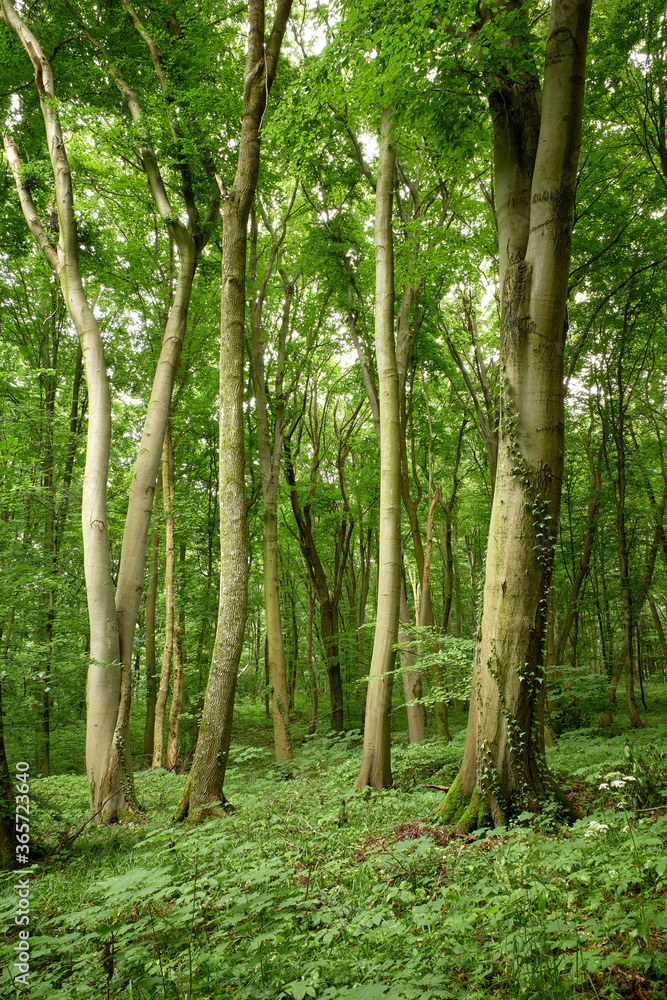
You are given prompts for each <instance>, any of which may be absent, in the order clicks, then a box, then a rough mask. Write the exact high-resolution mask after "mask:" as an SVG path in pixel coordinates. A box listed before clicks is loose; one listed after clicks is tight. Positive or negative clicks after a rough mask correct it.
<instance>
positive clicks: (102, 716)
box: [2, 0, 122, 815]
mask: <svg viewBox="0 0 667 1000" xmlns="http://www.w3.org/2000/svg"><path fill="white" fill-rule="evenodd" d="M2 16H3V19H4V21H5V23H6V24H8V25H9V27H10V28H11V29H12V31H13V32H14V33H15V34H16V36H17V38H18V39H19V41H20V42H21V44H22V45H23V47H24V48H25V50H26V52H27V53H28V55H29V57H30V59H31V61H32V63H33V66H34V69H35V86H36V88H37V91H38V94H39V101H40V107H41V112H42V117H43V119H44V125H45V128H46V137H47V143H48V149H49V155H50V157H51V167H52V171H53V178H54V183H55V194H56V206H57V211H58V229H59V236H58V242H57V244H56V245H55V246H54V245H52V244H51V242H50V239H49V235H48V234H47V232H46V230H45V229H44V227H43V226H42V224H41V222H40V220H39V214H38V212H37V211H36V209H35V206H34V204H33V202H32V197H31V194H30V189H29V188H28V186H27V184H26V183H25V182H24V180H23V177H22V170H21V165H20V162H19V156H18V148H17V146H16V144H15V143H14V141H13V139H12V138H11V137H10V136H9V135H6V136H5V140H4V143H5V151H6V153H7V159H8V161H9V164H10V167H11V169H12V173H13V174H14V178H15V181H16V186H17V190H18V194H19V199H20V202H21V207H22V209H23V213H24V216H25V218H26V222H27V224H28V227H29V228H30V231H31V232H32V234H33V236H34V237H35V239H36V241H37V242H38V244H39V246H40V247H41V249H42V252H43V253H44V256H45V257H46V259H47V261H48V262H49V264H50V265H51V267H52V268H53V270H54V271H55V273H56V274H57V275H58V278H59V280H60V286H61V288H62V292H63V298H64V300H65V304H66V306H67V311H68V312H69V314H70V316H71V318H72V321H73V323H74V325H75V327H76V330H77V333H78V335H79V340H80V342H81V350H82V354H83V361H84V369H85V372H86V381H87V384H88V400H89V406H88V435H87V446H86V462H85V467H84V476H83V495H82V502H81V524H82V531H83V561H84V574H85V580H86V596H87V600H88V615H89V624H90V667H89V670H88V682H87V687H86V694H87V701H88V706H89V708H88V715H87V734H88V735H87V738H86V746H87V750H86V773H87V776H88V787H89V792H90V801H91V807H92V809H93V812H94V813H97V814H98V815H99V814H100V813H101V812H102V810H103V809H104V810H105V811H107V812H110V813H112V814H115V813H116V812H117V811H118V809H119V808H120V805H121V802H122V792H121V788H120V780H119V779H118V781H116V782H114V783H113V784H112V785H109V784H108V783H107V782H106V775H107V767H108V762H109V747H110V746H111V741H112V739H113V734H114V730H115V724H116V712H117V708H118V702H119V699H120V670H119V668H118V662H119V657H120V647H119V640H118V626H117V619H116V605H115V600H114V588H113V581H112V577H111V560H110V554H109V535H108V525H107V507H106V490H107V474H108V469H109V451H110V447H111V396H110V392H109V383H108V379H107V371H106V362H105V358H104V348H103V344H102V337H101V335H100V330H99V327H98V325H97V321H96V320H95V316H94V314H93V311H92V309H91V308H90V304H89V302H88V299H87V297H86V293H85V290H84V286H83V278H82V276H81V271H80V268H79V259H78V254H79V240H78V235H77V227H76V218H75V214H74V199H73V192H72V177H71V173H70V167H69V161H68V158H67V150H66V145H65V141H64V137H63V133H62V128H61V125H60V118H59V116H58V109H57V104H56V95H55V87H54V80H53V73H52V71H51V65H50V63H49V61H48V60H47V58H46V56H45V55H44V50H43V49H42V47H41V45H40V44H39V42H38V41H37V39H36V38H35V36H34V35H33V34H32V32H31V31H30V30H29V29H28V28H27V27H26V25H25V24H24V23H23V21H22V20H21V18H20V17H19V16H18V14H17V13H16V10H15V9H14V7H13V5H12V4H11V3H10V2H9V0H2ZM93 737H94V739H93Z"/></svg>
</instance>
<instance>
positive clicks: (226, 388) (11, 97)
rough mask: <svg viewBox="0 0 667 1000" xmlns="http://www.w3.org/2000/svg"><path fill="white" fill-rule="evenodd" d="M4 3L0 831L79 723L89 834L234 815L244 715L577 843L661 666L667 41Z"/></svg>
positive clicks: (569, 4)
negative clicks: (406, 748) (251, 700)
mask: <svg viewBox="0 0 667 1000" xmlns="http://www.w3.org/2000/svg"><path fill="white" fill-rule="evenodd" d="M1 7H2V24H0V55H1V60H0V66H1V67H2V68H1V69H0V99H1V101H2V111H3V121H4V125H3V129H4V149H5V154H6V155H5V162H4V167H3V183H2V188H1V192H0V193H1V197H2V204H3V212H4V218H5V228H4V232H5V239H4V241H3V248H2V252H1V253H0V299H1V308H2V324H1V326H0V359H1V361H0V539H1V546H0V568H1V570H2V572H1V574H0V693H1V697H2V703H1V705H0V707H1V712H0V723H1V725H2V728H0V781H1V782H2V791H3V796H6V797H10V796H12V795H13V792H12V790H11V787H10V784H9V776H8V770H7V765H6V752H5V746H7V747H9V746H11V749H12V753H14V751H15V750H17V749H18V746H19V741H22V743H21V745H23V746H24V747H28V746H29V747H30V749H29V751H28V750H25V749H24V751H23V752H24V753H29V755H30V759H31V760H34V763H35V766H36V768H37V769H38V770H39V771H41V773H43V774H49V772H50V769H51V768H54V767H55V769H56V770H58V769H59V768H62V767H63V765H64V762H62V761H59V762H57V763H55V764H54V761H52V760H51V754H50V747H51V734H52V732H53V731H54V730H55V729H56V728H62V729H63V730H64V729H66V728H67V727H71V728H72V729H73V730H74V731H76V733H77V734H78V735H77V736H76V737H74V736H73V737H72V740H73V743H72V745H73V759H74V760H80V761H81V766H84V765H83V744H84V739H85V772H86V776H87V781H88V787H89V793H90V805H91V814H93V815H95V817H96V818H97V819H98V820H99V821H107V822H111V821H115V820H117V819H119V818H123V817H124V816H125V815H127V814H128V812H130V813H131V812H132V810H134V809H135V808H136V805H137V804H136V801H135V794H134V789H133V780H132V775H133V769H134V768H135V767H136V766H137V764H138V761H137V757H140V758H141V759H142V760H143V762H144V763H145V764H147V765H148V764H152V766H154V767H163V766H164V767H167V768H169V769H172V770H173V769H174V768H176V767H177V766H179V767H180V766H182V765H183V763H184V762H185V761H186V760H187V761H188V766H189V767H190V776H189V780H188V784H187V786H186V789H185V792H184V794H183V797H182V800H181V803H180V805H179V808H178V815H179V816H180V817H181V818H183V817H185V816H188V817H189V818H190V819H195V818H196V817H198V816H200V815H201V814H202V813H203V812H211V811H214V812H216V811H218V810H223V809H224V808H225V806H226V800H225V795H224V791H223V785H224V776H225V767H226V764H227V757H228V754H229V747H230V739H231V737H232V713H233V706H234V698H235V691H236V690H237V688H239V689H240V691H241V693H242V694H243V695H251V696H253V697H257V696H259V695H261V694H262V693H263V694H265V695H266V699H267V702H266V704H267V712H270V713H271V714H272V718H273V727H274V737H275V752H276V757H277V758H278V759H281V760H290V759H291V758H292V755H293V753H295V752H297V751H295V749H294V747H293V741H292V736H291V728H290V720H291V717H292V718H293V716H294V711H295V705H296V698H297V692H298V691H299V690H300V691H301V698H302V703H303V704H305V703H306V701H307V702H308V704H309V706H310V707H309V708H308V709H307V711H308V716H309V722H310V726H311V727H312V728H314V727H315V726H316V725H320V726H323V725H325V724H327V725H328V724H330V725H331V728H332V729H333V730H334V731H342V730H343V729H346V728H349V727H353V726H359V725H360V724H361V725H362V726H363V730H364V747H363V758H362V761H361V762H360V771H359V777H358V782H357V784H358V787H364V786H365V785H367V784H370V785H373V786H375V787H387V786H389V785H391V783H392V771H391V754H390V749H391V732H390V724H391V716H392V712H393V711H395V710H397V707H398V706H399V704H404V705H405V706H406V710H407V713H408V721H409V726H410V735H411V739H412V740H414V741H419V740H421V739H423V738H424V736H425V733H426V726H427V725H432V726H433V727H434V729H436V730H437V732H438V734H440V736H441V737H442V738H443V739H444V740H446V739H447V738H448V721H447V708H448V705H451V704H452V703H453V702H455V703H456V704H457V706H460V705H462V704H465V703H468V702H469V705H470V714H469V726H468V742H467V746H466V753H465V758H464V761H463V765H462V768H461V772H460V775H459V778H458V779H457V781H456V782H455V783H454V785H453V787H452V789H451V791H450V792H449V795H448V797H447V799H445V801H444V802H443V805H442V814H443V817H444V818H445V819H448V820H452V821H456V822H458V823H459V825H460V826H461V827H462V828H468V829H470V828H472V827H474V826H476V825H478V824H485V823H489V822H492V823H496V824H503V823H505V822H506V821H507V819H508V818H510V817H511V816H514V815H517V814H519V813H521V812H524V811H525V810H531V811H538V810H539V809H540V808H541V805H542V804H543V803H544V801H545V800H548V799H553V798H554V797H555V799H556V800H557V801H558V802H559V808H560V809H561V810H562V811H563V812H565V813H568V812H569V813H573V812H574V811H575V810H574V807H573V806H572V805H571V803H570V802H569V800H568V799H567V798H566V797H565V796H564V795H563V794H562V793H561V792H560V790H559V789H558V787H557V785H556V783H555V782H554V780H553V779H552V777H551V775H550V774H549V771H548V769H547V767H546V763H545V756H544V746H545V740H549V739H551V738H552V737H553V734H554V731H556V732H557V731H558V729H559V727H563V726H565V725H567V724H568V719H571V718H572V717H576V718H577V719H579V718H580V717H581V713H582V712H585V711H588V710H589V706H590V705H591V704H593V703H595V705H596V706H597V702H595V698H594V697H593V692H602V694H603V697H606V698H607V708H606V711H607V716H608V719H611V713H612V712H613V703H614V700H615V697H616V690H617V686H618V684H619V682H620V681H621V680H622V681H623V684H624V686H625V695H626V699H627V705H628V710H629V713H630V720H631V724H632V725H633V726H636V727H641V726H642V718H641V711H640V707H639V701H640V699H641V697H643V693H642V691H641V689H640V695H639V696H638V695H636V694H635V684H636V683H638V684H639V685H641V684H642V682H643V679H644V678H646V677H647V676H649V675H653V676H657V677H659V678H663V679H664V675H665V664H666V663H667V639H666V638H665V630H666V629H667V625H666V624H665V601H664V585H665V580H666V579H667V575H666V570H665V567H666V564H667V535H666V533H665V528H664V517H665V508H666V506H667V466H666V464H665V462H666V459H665V444H666V436H667V425H666V423H665V420H666V413H667V407H666V405H665V403H666V398H665V397H666V392H667V386H666V383H665V365H664V357H665V353H666V351H667V339H665V338H667V332H666V331H667V324H666V321H665V297H666V292H665V289H664V288H663V284H662V282H663V281H664V280H665V274H666V273H667V271H666V266H665V264H666V260H667V258H666V255H665V252H664V239H663V224H664V213H665V202H666V199H667V135H666V132H665V128H666V126H665V120H666V119H665V73H666V65H667V63H666V52H665V46H666V44H667V37H666V35H665V30H666V29H665V21H666V17H667V14H666V12H665V9H664V5H661V4H657V3H652V2H644V3H642V4H639V5H638V4H628V3H626V2H625V0H618V2H612V3H610V4H606V5H604V7H600V8H598V9H594V10H593V12H592V14H591V4H590V0H553V2H552V3H551V4H546V3H541V2H532V0H531V2H524V3H508V4H491V5H488V6H487V5H473V4H472V3H465V2H463V3H461V2H457V3H453V2H441V0H429V2H426V3H423V4H409V3H405V2H403V0H397V2H396V3H392V4H384V5H380V6H378V5H376V4H373V3H371V2H369V0H363V2H361V3H355V4H351V3H347V2H346V0H341V2H340V3H334V4H329V5H324V4H314V5H308V4H304V5H302V6H299V7H296V6H293V5H292V3H291V0H277V3H276V4H275V7H274V6H272V7H271V8H270V9H266V10H265V4H264V0H249V2H248V3H247V4H240V5H238V4H237V5H229V4H225V3H222V2H214V0H207V2H205V3H196V4H195V3H193V2H190V0H185V2H179V3H174V2H173V0H158V2H156V3H152V4H147V3H143V2H137V3H133V2H130V0H119V2H118V3H114V4H105V5H99V4H93V3H89V2H87V0H58V2H56V3H48V4H47V3H42V2H38V3H34V4H31V5H28V4H19V3H12V2H10V0H2V2H1ZM79 512H80V514H81V517H80V518H79V516H78V515H79ZM397 673H399V674H401V676H402V678H403V684H402V685H400V686H402V687H403V694H404V696H405V697H404V701H403V699H402V697H399V691H398V688H399V685H398V684H396V685H395V684H394V683H393V682H394V676H395V674H397ZM324 700H326V702H327V705H328V710H327V715H328V719H327V722H326V723H325V720H324V718H323V715H322V712H321V708H322V704H323V702H324ZM596 711H597V707H596ZM318 713H319V714H318ZM135 716H140V717H141V719H142V728H143V730H144V739H143V746H138V745H135V746H131V739H130V720H131V719H133V718H134V717H135ZM19 719H20V720H21V721H20V723H19V722H18V721H17V720H19ZM84 719H85V720H86V735H85V737H84V735H83V731H82V726H83V720H84ZM79 723H81V725H80V726H79ZM3 733H4V735H3ZM77 740H79V743H78V744H77ZM133 754H134V761H133V759H132V755H133ZM12 836H13V835H12V832H11V826H10V827H7V826H6V825H3V828H2V837H3V839H2V840H0V860H1V861H2V862H3V863H4V864H5V865H6V864H7V861H8V858H10V856H11V845H12Z"/></svg>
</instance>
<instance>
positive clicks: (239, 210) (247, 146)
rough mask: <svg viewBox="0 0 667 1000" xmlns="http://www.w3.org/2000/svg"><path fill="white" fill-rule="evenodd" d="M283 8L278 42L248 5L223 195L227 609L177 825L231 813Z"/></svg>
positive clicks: (223, 590) (257, 5)
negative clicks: (254, 219)
mask: <svg viewBox="0 0 667 1000" xmlns="http://www.w3.org/2000/svg"><path fill="white" fill-rule="evenodd" d="M291 6H292V4H291V0H278V5H277V9H276V13H275V18H274V22H273V28H272V31H271V35H270V38H269V40H268V42H266V44H265V38H264V0H249V3H248V21H249V25H248V48H247V55H246V68H245V73H244V77H243V122H242V126H241V137H240V140H239V155H238V164H237V169H236V176H235V178H234V186H233V187H232V189H231V190H230V191H227V190H226V189H225V188H224V185H223V184H222V181H221V182H220V185H221V190H222V194H223V240H222V301H221V321H220V393H219V402H220V411H219V428H220V431H219V433H220V472H219V475H220V601H219V607H218V623H217V628H216V636H215V643H214V646H213V655H212V657H211V668H210V671H209V677H208V684H207V687H206V696H205V698H204V711H203V715H202V722H201V729H200V733H199V739H198V740H197V749H196V751H195V755H194V760H193V762H192V769H191V771H190V777H189V778H188V781H187V784H186V787H185V789H184V792H183V795H182V796H181V801H180V803H179V806H178V810H177V813H176V815H177V817H178V818H179V819H183V818H184V817H185V816H186V815H188V814H189V815H190V819H191V820H194V819H196V818H197V817H198V816H200V815H201V814H202V813H203V812H204V811H205V810H206V809H208V808H211V807H213V808H214V809H215V808H217V806H218V804H220V805H224V803H225V796H224V793H223V784H224V779H225V770H226V768H227V759H228V756H229V743H230V740H231V734H232V712H233V708H234V694H235V691H236V676H237V672H238V665H239V660H240V657H241V650H242V648H243V635H244V632H245V623H246V615H247V608H248V533H247V526H246V500H245V476H244V465H245V463H244V439H243V414H244V411H243V384H244V379H243V329H244V323H245V305H246V287H245V278H246V263H247V226H248V217H249V214H250V207H251V205H252V200H253V198H254V195H255V188H256V186H257V177H258V173H259V152H260V135H259V132H260V127H261V122H262V118H263V115H264V111H265V109H266V101H267V100H268V96H269V92H270V90H271V85H272V83H273V79H274V77H275V73H276V68H277V63H278V55H279V53H280V47H281V44H282V39H283V35H284V34H285V29H286V27H287V21H288V19H289V16H290V11H291Z"/></svg>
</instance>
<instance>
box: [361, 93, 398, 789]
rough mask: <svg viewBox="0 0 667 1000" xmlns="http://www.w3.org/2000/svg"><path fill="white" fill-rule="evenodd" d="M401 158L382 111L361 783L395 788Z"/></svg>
mask: <svg viewBox="0 0 667 1000" xmlns="http://www.w3.org/2000/svg"><path fill="white" fill-rule="evenodd" d="M395 170H396V157H395V154H394V149H393V147H392V144H391V111H390V110H385V111H384V113H383V115H382V135H381V141H380V155H379V161H378V177H377V188H376V195H375V356H376V362H377V371H378V375H379V387H380V392H379V396H380V431H381V446H380V556H379V566H378V603H377V614H376V619H375V639H374V642H373V656H372V659H371V669H370V675H369V679H368V693H367V696H366V715H365V725H364V745H363V752H362V761H361V768H360V771H359V777H358V778H357V788H364V787H365V786H366V785H372V786H373V787H374V788H388V787H389V786H390V785H391V784H392V781H393V779H392V774H391V728H390V722H391V695H392V686H393V669H394V659H395V655H396V654H395V650H394V647H395V645H396V640H397V638H398V612H399V601H400V587H401V465H400V455H401V451H400V448H401V421H400V413H399V393H398V368H397V364H396V344H395V340H394V246H393V231H392V222H391V215H392V201H393V197H394V175H395Z"/></svg>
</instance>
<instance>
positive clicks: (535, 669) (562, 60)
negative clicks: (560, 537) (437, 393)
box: [441, 0, 590, 829]
mask: <svg viewBox="0 0 667 1000" xmlns="http://www.w3.org/2000/svg"><path fill="white" fill-rule="evenodd" d="M589 17H590V0H581V2H579V3H571V2H570V0H554V3H553V4H552V8H551V19H550V23H549V30H548V37H547V48H546V61H545V70H544V92H543V98H542V113H541V122H540V110H539V84H538V81H537V79H535V78H534V77H532V78H531V77H528V75H525V76H524V77H522V79H521V80H517V79H516V78H514V79H513V80H507V81H506V82H505V84H504V86H503V89H502V91H501V92H496V93H495V94H494V95H492V98H491V102H490V103H491V108H492V111H493V114H494V140H495V178H496V195H497V199H498V227H499V245H500V249H501V254H500V282H501V291H502V298H501V335H500V364H501V370H502V375H503V392H502V397H501V423H500V441H499V455H498V470H497V477H496V487H495V493H494V500H493V508H492V513H491V524H490V527H489V540H488V549H487V559H486V580H485V586H484V605H483V612H482V621H481V627H480V632H479V638H478V644H477V651H476V657H475V666H474V671H473V680H472V692H471V702H470V715H469V721H468V733H467V739H466V749H465V754H464V759H463V763H462V765H461V769H460V772H459V774H458V776H457V778H456V779H455V781H454V783H453V785H452V788H451V789H450V792H449V793H448V795H447V797H446V799H445V801H444V802H443V805H442V806H441V812H442V814H443V816H444V817H445V818H446V819H454V820H457V821H458V823H459V826H460V827H461V828H463V829H471V828H474V827H475V826H477V825H483V824H484V823H485V822H487V821H488V820H489V819H492V821H493V822H494V823H495V824H497V825H503V824H505V823H506V822H507V821H508V820H509V818H510V817H511V816H513V815H516V814H517V813H520V812H522V811H524V810H526V809H529V810H538V809H539V808H540V804H541V802H542V801H544V800H545V799H546V798H547V797H548V796H550V795H552V794H554V793H556V794H558V795H559V798H560V799H561V800H562V801H563V804H564V805H565V806H566V807H567V803H566V802H565V797H564V796H563V795H561V794H559V792H558V789H557V788H556V786H555V783H554V781H553V779H552V778H551V776H550V775H549V773H548V772H547V770H546V766H545V762H544V760H543V758H542V755H541V752H540V732H539V728H540V727H539V701H540V692H541V688H542V684H543V676H544V667H543V656H542V647H543V640H544V634H545V626H546V620H547V610H548V608H547V605H548V593H549V586H550V582H551V573H552V566H553V557H554V549H555V541H556V529H557V523H558V515H559V507H560V496H561V485H562V470H563V452H564V385H563V352H564V346H565V336H566V329H567V325H566V315H565V309H566V298H567V282H568V272H569V262H570V254H571V234H572V224H573V212H574V197H575V184H576V177H577V162H578V157H579V145H580V138H581V121H582V113H583V96H584V73H585V68H586V43H587V36H588V22H589ZM538 136H539V140H538Z"/></svg>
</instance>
